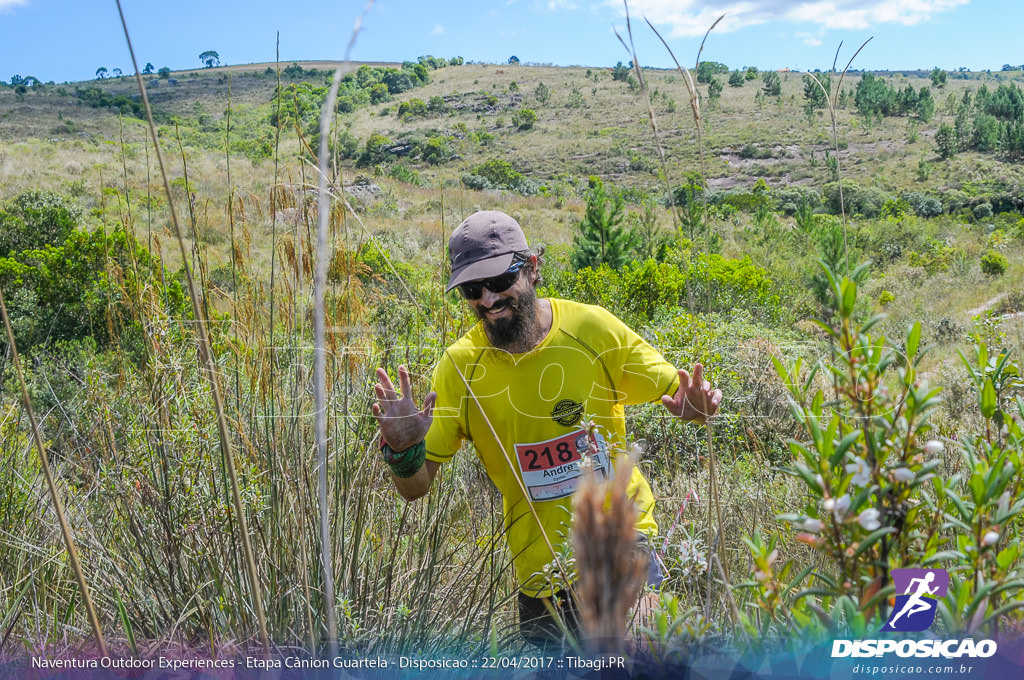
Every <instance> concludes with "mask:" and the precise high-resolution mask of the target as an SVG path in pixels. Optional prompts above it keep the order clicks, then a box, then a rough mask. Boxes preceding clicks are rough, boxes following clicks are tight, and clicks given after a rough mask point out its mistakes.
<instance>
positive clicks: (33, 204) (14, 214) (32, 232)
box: [0, 191, 80, 257]
mask: <svg viewBox="0 0 1024 680" xmlns="http://www.w3.org/2000/svg"><path fill="white" fill-rule="evenodd" d="M79 216H80V211H79V209H78V208H77V207H75V206H74V205H73V204H72V203H71V202H69V201H68V200H67V199H65V198H64V197H63V196H61V195H60V194H54V193H51V192H48V191H26V192H25V193H23V194H19V195H18V196H17V197H16V198H15V199H14V200H13V201H11V202H10V203H9V204H8V205H7V206H6V208H5V209H4V210H0V257H8V256H10V255H11V254H13V253H18V252H21V251H23V250H35V249H38V248H45V247H46V246H56V245H60V244H62V243H63V242H64V241H65V240H66V239H67V237H68V236H70V235H71V232H73V231H74V230H75V227H76V225H77V224H78V218H79Z"/></svg>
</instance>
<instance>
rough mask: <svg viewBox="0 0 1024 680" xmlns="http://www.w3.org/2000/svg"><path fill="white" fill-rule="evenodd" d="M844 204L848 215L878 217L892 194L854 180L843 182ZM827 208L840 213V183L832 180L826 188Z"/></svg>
mask: <svg viewBox="0 0 1024 680" xmlns="http://www.w3.org/2000/svg"><path fill="white" fill-rule="evenodd" d="M842 194H843V204H844V205H845V207H846V214H847V215H863V216H864V217H868V218H873V217H878V216H879V215H880V214H881V212H882V207H883V206H884V205H885V204H886V202H887V201H889V200H891V199H892V196H890V195H889V194H887V193H886V192H884V191H882V190H881V189H875V188H874V187H860V186H858V185H856V184H854V183H853V182H843V191H842ZM824 197H825V208H826V210H828V212H830V213H832V214H833V215H839V214H840V213H841V210H840V201H839V183H838V182H830V183H828V184H826V185H825V188H824Z"/></svg>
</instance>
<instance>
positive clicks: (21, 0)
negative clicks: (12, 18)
mask: <svg viewBox="0 0 1024 680" xmlns="http://www.w3.org/2000/svg"><path fill="white" fill-rule="evenodd" d="M27 4H28V0H0V12H3V11H6V10H9V9H14V8H15V7H18V6H21V5H27Z"/></svg>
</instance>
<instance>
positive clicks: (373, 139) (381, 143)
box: [356, 133, 394, 168]
mask: <svg viewBox="0 0 1024 680" xmlns="http://www.w3.org/2000/svg"><path fill="white" fill-rule="evenodd" d="M393 145H394V143H393V142H392V141H391V140H390V139H388V138H387V137H385V136H384V135H381V134H378V133H374V134H372V135H370V138H369V139H367V140H366V146H365V147H364V148H363V153H362V154H361V155H360V156H359V160H358V161H357V162H356V165H358V166H359V167H363V168H365V167H367V166H370V165H377V164H378V163H383V162H384V161H385V160H387V158H388V150H389V149H390V148H391V147H392V146H393Z"/></svg>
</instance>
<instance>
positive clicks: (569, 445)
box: [516, 429, 615, 501]
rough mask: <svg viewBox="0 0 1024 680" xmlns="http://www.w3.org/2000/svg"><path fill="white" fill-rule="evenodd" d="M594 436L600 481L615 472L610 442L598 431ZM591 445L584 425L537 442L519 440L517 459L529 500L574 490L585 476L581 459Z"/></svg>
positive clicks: (565, 493)
mask: <svg viewBox="0 0 1024 680" xmlns="http://www.w3.org/2000/svg"><path fill="white" fill-rule="evenodd" d="M593 437H594V439H593V441H594V443H595V444H596V448H597V451H596V452H595V453H594V454H593V461H594V477H595V479H596V480H597V481H599V482H600V481H603V480H605V479H612V478H614V476H615V474H614V471H613V469H612V465H611V461H610V460H609V458H608V444H607V442H605V440H604V437H602V436H601V434H600V433H599V432H594V433H593ZM589 449H590V435H589V434H588V433H587V430H585V429H580V430H577V431H576V432H570V433H569V434H565V435H562V436H561V437H558V438H556V439H549V440H547V441H543V442H537V443H536V444H516V460H518V461H519V470H520V471H521V472H522V475H523V484H524V485H525V486H526V490H527V491H528V492H529V494H530V500H531V501H550V500H555V499H556V498H564V497H565V496H569V495H571V494H572V493H573V492H575V491H576V487H578V486H579V481H580V478H581V477H582V476H583V471H582V470H580V461H581V460H583V456H584V455H585V454H587V453H588V451H589Z"/></svg>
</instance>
